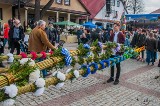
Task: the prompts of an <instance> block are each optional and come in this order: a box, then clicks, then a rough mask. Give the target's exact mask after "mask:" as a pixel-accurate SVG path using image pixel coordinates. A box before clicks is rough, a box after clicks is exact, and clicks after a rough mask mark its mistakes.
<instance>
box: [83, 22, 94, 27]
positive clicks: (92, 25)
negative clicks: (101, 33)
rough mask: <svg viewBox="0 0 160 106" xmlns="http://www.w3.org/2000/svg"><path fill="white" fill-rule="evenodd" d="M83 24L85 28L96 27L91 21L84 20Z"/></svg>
mask: <svg viewBox="0 0 160 106" xmlns="http://www.w3.org/2000/svg"><path fill="white" fill-rule="evenodd" d="M83 26H85V27H86V28H96V27H97V26H96V25H95V24H93V23H92V22H86V23H85V24H83Z"/></svg>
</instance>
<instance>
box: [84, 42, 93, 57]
mask: <svg viewBox="0 0 160 106" xmlns="http://www.w3.org/2000/svg"><path fill="white" fill-rule="evenodd" d="M83 47H84V48H85V49H90V48H91V47H90V46H89V45H88V44H84V45H83ZM90 54H91V53H90V52H88V53H87V57H88V56H89V55H90Z"/></svg>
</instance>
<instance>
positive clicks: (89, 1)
mask: <svg viewBox="0 0 160 106" xmlns="http://www.w3.org/2000/svg"><path fill="white" fill-rule="evenodd" d="M79 1H80V2H81V3H83V4H84V5H85V7H86V8H87V9H88V11H89V12H90V13H91V15H90V18H94V17H95V16H96V15H97V14H98V12H99V11H100V10H101V9H102V8H103V7H104V6H105V4H106V0H79Z"/></svg>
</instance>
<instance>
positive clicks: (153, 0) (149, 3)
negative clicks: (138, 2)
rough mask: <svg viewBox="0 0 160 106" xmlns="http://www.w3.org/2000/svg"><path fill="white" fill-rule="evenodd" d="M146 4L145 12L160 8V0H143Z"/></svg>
mask: <svg viewBox="0 0 160 106" xmlns="http://www.w3.org/2000/svg"><path fill="white" fill-rule="evenodd" d="M143 1H144V4H145V9H144V10H145V11H144V13H151V12H152V11H155V10H156V9H159V8H160V0H143Z"/></svg>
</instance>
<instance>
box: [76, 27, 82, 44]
mask: <svg viewBox="0 0 160 106" xmlns="http://www.w3.org/2000/svg"><path fill="white" fill-rule="evenodd" d="M82 34H83V31H82V29H81V28H79V27H78V30H77V33H76V35H77V39H78V45H79V44H80V37H81V35H82Z"/></svg>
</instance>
